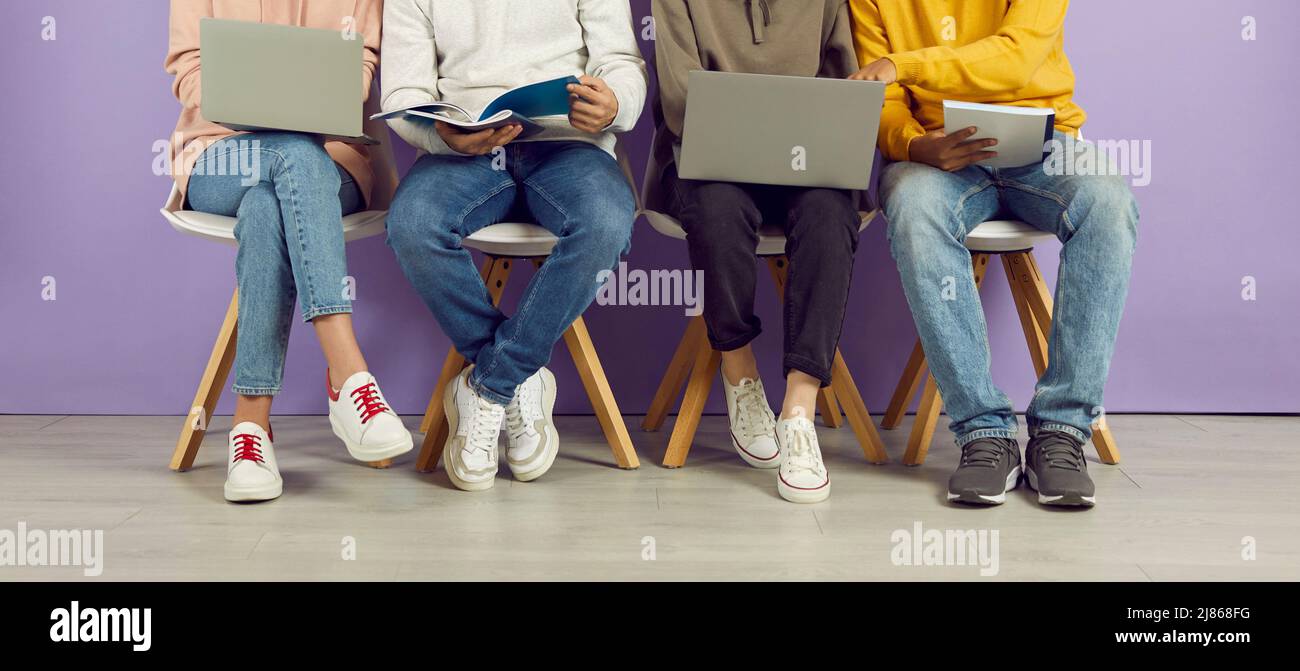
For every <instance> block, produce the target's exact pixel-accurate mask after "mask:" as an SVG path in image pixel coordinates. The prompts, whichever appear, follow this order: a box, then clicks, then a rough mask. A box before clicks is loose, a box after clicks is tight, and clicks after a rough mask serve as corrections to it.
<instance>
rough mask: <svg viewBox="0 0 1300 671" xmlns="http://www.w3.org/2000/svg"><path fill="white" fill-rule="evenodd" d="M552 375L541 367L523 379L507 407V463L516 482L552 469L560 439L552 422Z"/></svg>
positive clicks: (553, 386) (553, 387)
mask: <svg viewBox="0 0 1300 671" xmlns="http://www.w3.org/2000/svg"><path fill="white" fill-rule="evenodd" d="M554 409H555V375H553V374H552V373H551V371H549V370H547V369H546V368H542V369H541V370H539V371H537V372H536V373H534V374H533V375H532V377H530V378H528V379H527V380H524V383H523V384H521V385H519V388H518V389H516V390H515V397H514V399H512V400H511V401H510V404H509V405H507V406H506V464H507V465H508V466H510V472H511V473H514V475H515V479H517V480H521V481H523V482H528V481H530V480H536V479H537V478H540V477H542V476H543V475H545V474H546V472H547V471H549V470H551V464H554V463H555V455H556V454H558V453H559V451H560V436H559V434H558V433H556V431H555V423H554V422H552V421H551V411H552V410H554Z"/></svg>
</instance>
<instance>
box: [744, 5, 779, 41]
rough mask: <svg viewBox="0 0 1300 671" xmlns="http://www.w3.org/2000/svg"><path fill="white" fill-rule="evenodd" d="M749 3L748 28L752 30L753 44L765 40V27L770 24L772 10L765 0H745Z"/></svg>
mask: <svg viewBox="0 0 1300 671" xmlns="http://www.w3.org/2000/svg"><path fill="white" fill-rule="evenodd" d="M745 4H747V5H749V28H750V30H752V31H754V44H762V43H763V42H765V41H766V40H767V27H768V26H770V25H772V10H771V9H770V8H769V7H768V6H767V0H745ZM760 12H761V13H762V15H763V16H762V20H761V21H760V20H759V13H760Z"/></svg>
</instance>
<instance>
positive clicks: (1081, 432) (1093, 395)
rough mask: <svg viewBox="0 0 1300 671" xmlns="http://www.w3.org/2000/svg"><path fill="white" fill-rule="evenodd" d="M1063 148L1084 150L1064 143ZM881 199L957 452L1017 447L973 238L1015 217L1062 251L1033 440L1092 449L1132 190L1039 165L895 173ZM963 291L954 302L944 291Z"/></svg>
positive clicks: (1127, 259)
mask: <svg viewBox="0 0 1300 671" xmlns="http://www.w3.org/2000/svg"><path fill="white" fill-rule="evenodd" d="M1056 139H1057V140H1058V141H1060V142H1063V143H1073V142H1076V140H1074V139H1073V138H1070V137H1068V136H1066V135H1064V134H1061V133H1057V135H1056ZM880 193H881V199H882V200H883V202H884V210H885V215H886V216H887V217H888V219H889V244H890V250H891V252H892V253H893V256H894V260H895V261H896V262H897V263H898V271H899V274H900V275H902V280H903V290H904V292H905V293H906V294H907V302H908V305H909V306H910V307H911V309H912V315H913V317H914V318H915V320H916V328H917V331H918V332H919V333H920V336H921V344H922V346H923V347H924V348H925V354H926V359H927V362H928V364H929V366H930V371H931V373H933V375H934V379H935V382H937V383H938V386H939V392H940V393H941V394H942V396H943V400H944V405H945V406H946V407H947V410H948V416H949V418H950V419H951V428H952V431H953V434H955V435H956V437H957V444H958V445H965V444H966V443H969V442H970V441H972V440H975V439H977V438H981V437H1000V438H1014V437H1015V436H1016V429H1017V426H1016V414H1015V410H1014V409H1012V407H1011V402H1010V400H1008V399H1007V396H1006V395H1005V394H1003V393H1002V391H1000V390H999V389H998V388H997V387H996V386H994V384H993V378H992V376H991V375H990V371H989V345H988V331H987V327H986V325H985V321H984V310H983V307H982V306H981V304H980V300H979V295H978V293H977V292H976V289H975V282H974V279H973V276H972V267H971V255H970V252H969V251H967V249H966V247H965V245H964V240H965V239H966V234H967V233H969V232H970V231H971V230H973V229H974V228H975V227H976V226H978V225H979V224H981V223H983V222H985V221H989V220H991V219H995V218H999V217H1007V218H1015V219H1019V220H1021V221H1024V222H1025V223H1027V224H1030V225H1032V226H1034V227H1035V228H1038V229H1041V230H1043V231H1046V232H1049V233H1052V234H1054V235H1056V237H1057V238H1059V239H1060V240H1061V242H1062V243H1063V245H1064V247H1063V248H1062V249H1061V265H1060V271H1059V273H1058V278H1057V283H1056V298H1055V305H1054V309H1053V315H1052V332H1051V334H1050V337H1049V344H1048V358H1049V361H1048V366H1047V371H1046V372H1045V373H1044V374H1043V377H1042V379H1040V380H1039V381H1038V385H1037V387H1036V388H1035V390H1034V398H1033V401H1032V402H1031V403H1030V404H1029V409H1028V411H1027V412H1026V417H1027V419H1028V422H1029V430H1030V433H1031V434H1033V433H1036V432H1037V431H1040V430H1053V431H1063V432H1065V433H1069V434H1071V435H1074V436H1075V437H1077V438H1079V439H1080V440H1083V441H1087V440H1088V439H1090V438H1091V436H1092V423H1093V421H1094V420H1095V418H1096V416H1097V414H1098V413H1100V412H1101V408H1102V389H1103V387H1104V386H1105V383H1106V377H1107V374H1108V371H1109V369H1110V359H1111V355H1112V353H1113V352H1114V348H1115V337H1116V334H1117V332H1118V330H1119V320H1120V315H1121V313H1122V312H1123V311H1124V301H1125V297H1126V295H1127V293H1128V282H1129V274H1130V269H1131V267H1132V258H1133V250H1134V247H1135V245H1136V242H1137V223H1138V209H1137V204H1136V201H1135V200H1134V199H1133V195H1132V193H1131V192H1130V191H1129V188H1128V186H1127V185H1126V184H1125V183H1124V181H1123V179H1122V178H1120V177H1117V176H1064V175H1063V176H1053V175H1048V174H1046V172H1045V171H1044V169H1043V166H1041V165H1038V164H1035V165H1031V166H1027V167H1024V168H1015V169H995V168H984V167H981V166H971V167H968V168H965V169H963V170H960V171H958V172H955V173H949V172H945V171H943V170H939V169H937V168H933V167H931V166H928V165H924V164H920V163H912V162H899V163H893V164H891V165H889V166H888V167H886V168H885V172H884V174H883V176H882V177H881V183H880ZM954 281H955V282H956V284H955V289H956V291H955V300H952V299H951V298H952V293H951V292H946V291H945V289H947V288H951V287H953V286H954V285H953V282H954ZM945 294H948V296H947V297H945ZM945 298H949V299H948V300H945Z"/></svg>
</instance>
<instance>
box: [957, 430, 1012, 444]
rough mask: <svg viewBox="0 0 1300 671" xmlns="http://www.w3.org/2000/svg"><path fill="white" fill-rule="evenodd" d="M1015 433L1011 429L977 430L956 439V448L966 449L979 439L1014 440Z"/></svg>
mask: <svg viewBox="0 0 1300 671" xmlns="http://www.w3.org/2000/svg"><path fill="white" fill-rule="evenodd" d="M1016 433H1017V432H1016V431H1014V430H1011V429H978V430H976V431H971V432H970V433H968V434H966V435H964V436H961V437H959V438H958V439H957V447H966V445H968V444H969V443H972V442H974V441H977V440H979V439H981V438H1006V439H1007V440H1015V439H1016Z"/></svg>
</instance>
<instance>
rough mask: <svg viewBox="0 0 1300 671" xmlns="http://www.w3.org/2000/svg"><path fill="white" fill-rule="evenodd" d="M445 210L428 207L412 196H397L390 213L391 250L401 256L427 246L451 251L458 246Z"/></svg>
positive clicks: (388, 222) (389, 237)
mask: <svg viewBox="0 0 1300 671" xmlns="http://www.w3.org/2000/svg"><path fill="white" fill-rule="evenodd" d="M444 214H445V213H444V208H439V207H426V206H425V205H424V204H423V203H421V202H420V200H419V198H417V197H414V195H413V194H407V195H405V196H404V195H403V194H400V193H399V194H398V197H397V198H395V199H394V200H393V203H392V205H391V206H389V209H388V218H387V221H386V225H387V228H388V246H389V247H391V248H392V249H393V250H394V251H395V252H397V254H398V255H401V254H403V253H407V252H410V251H412V250H415V249H418V248H420V247H422V246H425V245H429V244H432V245H435V246H437V247H440V248H451V247H454V246H456V245H457V244H458V242H457V240H456V237H457V236H456V235H455V234H454V233H453V232H452V230H451V228H450V227H449V224H448V222H447V221H446V217H445V216H444Z"/></svg>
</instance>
